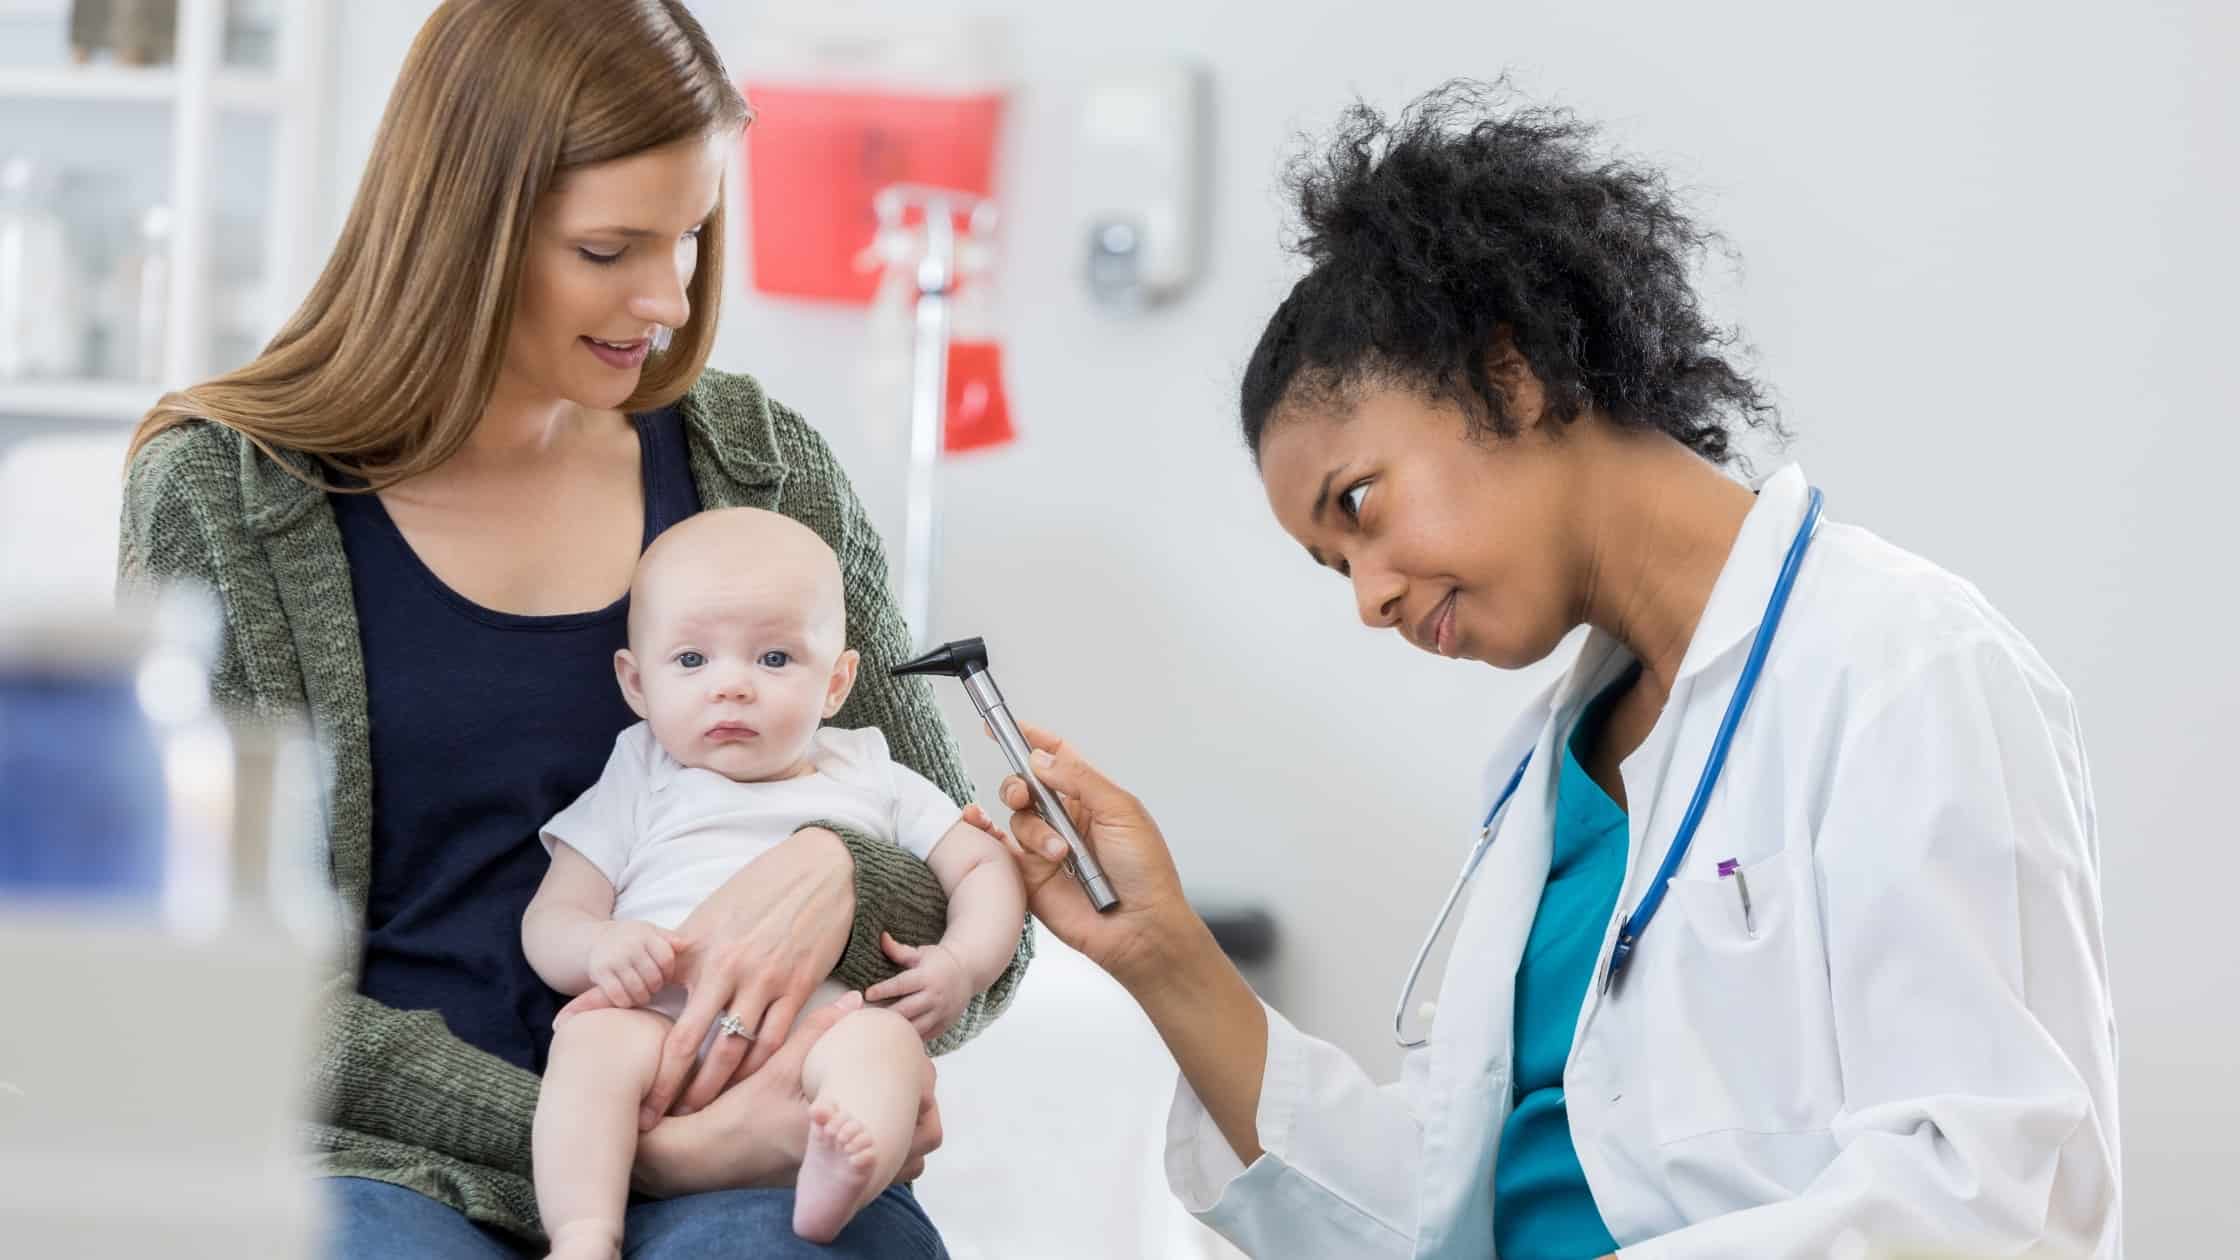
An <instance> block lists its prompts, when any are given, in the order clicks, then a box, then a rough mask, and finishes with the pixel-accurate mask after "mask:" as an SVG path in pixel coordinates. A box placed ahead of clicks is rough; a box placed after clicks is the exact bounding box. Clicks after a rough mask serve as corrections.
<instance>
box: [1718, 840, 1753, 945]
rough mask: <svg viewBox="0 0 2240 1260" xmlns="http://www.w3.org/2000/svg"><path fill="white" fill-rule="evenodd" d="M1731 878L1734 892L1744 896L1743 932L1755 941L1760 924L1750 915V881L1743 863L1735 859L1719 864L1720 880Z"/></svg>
mask: <svg viewBox="0 0 2240 1260" xmlns="http://www.w3.org/2000/svg"><path fill="white" fill-rule="evenodd" d="M1729 876H1732V877H1733V878H1734V890H1735V891H1736V892H1737V893H1740V894H1741V895H1742V930H1743V931H1745V932H1748V933H1749V934H1750V936H1751V939H1753V940H1755V939H1757V935H1758V923H1757V920H1756V919H1754V918H1753V917H1751V914H1750V881H1749V879H1748V878H1747V877H1745V876H1744V875H1743V873H1742V863H1741V862H1739V861H1737V860H1736V859H1734V858H1728V859H1727V860H1726V861H1724V862H1721V863H1719V878H1721V879H1726V878H1727V877H1729Z"/></svg>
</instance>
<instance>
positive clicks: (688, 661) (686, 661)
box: [677, 652, 708, 669]
mask: <svg viewBox="0 0 2240 1260" xmlns="http://www.w3.org/2000/svg"><path fill="white" fill-rule="evenodd" d="M707 663H708V658H707V657H705V656H702V655H700V654H699V653H698V652H679V653H677V664H679V665H682V666H684V667H685V668H686V669H698V668H700V667H701V666H702V665H705V664H707Z"/></svg>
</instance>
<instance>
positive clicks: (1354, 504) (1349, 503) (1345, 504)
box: [1338, 481, 1369, 521]
mask: <svg viewBox="0 0 2240 1260" xmlns="http://www.w3.org/2000/svg"><path fill="white" fill-rule="evenodd" d="M1356 495H1358V496H1360V497H1359V498H1356V497H1355V496H1356ZM1368 501H1369V483H1368V482H1367V481H1356V482H1354V483H1353V484H1352V485H1350V486H1347V487H1346V488H1345V490H1344V492H1343V493H1341V494H1339V495H1338V510H1339V511H1341V512H1344V513H1345V514H1346V519H1347V520H1349V521H1358V520H1360V519H1361V505H1362V504H1364V503H1367V502H1368Z"/></svg>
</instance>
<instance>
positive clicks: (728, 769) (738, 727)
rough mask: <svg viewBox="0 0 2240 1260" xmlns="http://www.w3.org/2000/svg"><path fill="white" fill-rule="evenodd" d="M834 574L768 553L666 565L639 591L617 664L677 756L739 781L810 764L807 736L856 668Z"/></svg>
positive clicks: (843, 693)
mask: <svg viewBox="0 0 2240 1260" xmlns="http://www.w3.org/2000/svg"><path fill="white" fill-rule="evenodd" d="M835 576H836V575H835ZM831 585H832V583H831V582H829V581H827V580H826V579H825V577H824V575H822V574H820V573H819V572H817V570H816V567H815V566H813V565H808V564H793V563H786V562H785V558H784V557H782V556H771V555H765V556H763V557H761V558H759V562H758V563H755V564H751V565H736V566H733V565H719V566H710V565H683V564H675V565H667V566H665V567H664V569H663V570H662V572H661V573H660V575H659V578H658V580H657V581H656V582H654V583H653V584H651V585H649V586H648V587H647V588H646V589H644V590H642V591H641V592H640V595H639V599H640V605H641V606H639V607H637V608H635V609H634V610H633V612H634V618H633V620H634V622H635V624H636V625H637V626H638V627H639V629H638V630H637V631H636V632H634V633H633V635H632V639H631V649H630V651H629V652H628V653H625V654H624V656H625V658H626V659H625V660H624V661H622V662H618V672H620V673H621V675H622V685H623V691H624V694H625V695H626V696H628V697H629V698H630V701H631V707H632V708H634V709H636V710H637V711H638V713H639V714H640V715H641V716H643V717H644V718H645V719H646V721H647V722H648V723H649V724H650V725H651V726H652V727H653V734H654V738H655V739H657V740H659V741H660V743H661V746H662V747H663V748H665V749H667V750H668V753H669V755H670V756H672V757H674V758H676V759H677V760H678V761H680V762H682V763H683V764H685V765H687V766H693V767H697V768H699V769H703V770H713V771H715V772H716V773H718V774H721V775H723V776H725V777H727V778H730V779H733V780H736V781H739V782H742V783H745V782H756V781H761V780H767V779H783V778H790V777H793V776H794V775H798V774H802V773H806V772H807V770H808V753H809V745H810V740H811V738H812V737H813V736H814V735H815V734H816V731H817V727H818V725H819V724H821V723H822V722H823V721H824V719H826V718H828V717H830V716H832V714H833V713H835V712H837V711H838V710H839V708H840V705H841V703H842V702H843V701H844V700H846V699H847V694H848V690H849V687H850V686H851V685H852V684H853V682H854V678H855V653H853V652H849V651H846V650H845V648H846V643H845V638H846V633H845V621H844V613H843V612H842V611H841V609H840V608H839V607H836V606H834V605H835V604H836V602H837V601H836V599H835V596H836V592H834V591H832V590H830V589H828V588H829V587H830V586H831ZM632 674H635V679H634V680H633V678H632ZM633 681H634V682H635V686H634V687H633V685H632V684H633Z"/></svg>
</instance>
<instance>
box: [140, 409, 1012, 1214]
mask: <svg viewBox="0 0 2240 1260" xmlns="http://www.w3.org/2000/svg"><path fill="white" fill-rule="evenodd" d="M678 405H679V410H680V411H681V412H682V413H683V416H684V421H685V427H686V430H687V435H688V441H689V444H690V449H691V465H692V479H693V482H694V483H695V484H696V485H697V486H698V487H699V491H700V501H701V503H702V505H703V506H705V507H708V508H719V507H741V506H748V507H760V508H768V509H771V510H773V511H779V512H784V513H786V514H787V515H789V516H792V517H794V518H795V519H797V520H800V521H801V522H803V523H804V524H806V525H808V526H809V527H810V528H812V529H814V530H816V531H817V533H818V534H819V535H820V536H822V537H823V538H824V540H825V541H826V542H827V543H829V544H831V546H832V549H833V550H834V551H835V552H836V553H838V555H839V557H840V568H841V572H842V573H843V575H844V576H845V579H846V583H847V601H848V642H849V644H850V645H851V646H853V647H854V648H856V649H857V650H858V651H859V652H861V653H862V656H863V666H862V671H861V673H860V675H859V678H860V681H859V683H858V685H857V687H856V689H855V692H854V694H853V695H851V696H850V697H849V699H848V703H847V706H846V707H845V708H843V709H842V710H841V711H840V713H839V715H838V716H837V717H836V718H835V719H834V721H835V723H836V724H838V725H841V726H849V727H857V726H877V727H879V728H880V729H881V730H882V731H884V732H885V733H886V737H887V740H888V742H889V744H890V745H891V746H892V748H893V750H894V753H895V756H896V757H897V758H898V759H900V760H901V761H903V762H904V763H906V764H908V765H909V766H911V767H912V768H913V769H915V770H917V771H918V772H919V773H921V774H924V775H925V776H926V777H928V778H930V779H932V780H933V781H934V782H935V783H938V784H940V785H941V787H942V789H943V790H944V791H946V792H948V793H949V795H950V796H951V797H953V798H954V799H956V800H957V801H959V802H960V803H961V802H965V801H969V800H970V799H971V797H972V784H971V781H970V779H969V778H968V777H967V776H966V774H965V770H964V762H963V759H962V757H961V755H960V753H959V750H958V748H957V745H956V741H955V740H954V739H953V738H952V737H951V735H950V733H949V730H948V728H947V726H946V725H945V724H944V723H943V721H942V718H941V715H940V712H939V710H938V708H937V707H936V706H935V704H934V700H933V696H932V693H931V691H930V689H929V688H928V686H927V685H926V683H925V681H924V680H923V679H920V678H908V679H896V678H891V677H889V676H888V674H887V667H888V666H889V665H892V664H894V663H896V662H898V661H900V660H902V659H903V658H904V656H905V653H906V648H907V644H908V636H907V634H906V632H905V630H904V628H903V624H902V618H901V615H900V613H899V612H898V611H897V610H896V608H895V604H894V599H893V596H892V595H891V594H890V592H889V590H888V587H887V565H886V559H885V555H884V552H883V550H882V548H881V546H880V543H879V538H878V535H877V534H876V533H875V532H874V531H873V530H872V528H871V526H870V523H869V521H868V520H867V519H866V518H865V516H864V511H863V505H862V504H861V503H860V502H859V501H858V500H857V499H856V496H855V492H854V491H853V490H852V489H850V488H849V485H848V480H847V478H846V476H844V475H843V474H842V473H841V471H840V468H839V465H838V464H837V463H835V462H834V460H833V458H832V453H831V452H830V450H828V449H827V448H826V446H825V443H824V440H823V439H822V438H821V437H819V436H818V434H817V432H816V430H814V429H812V428H810V427H809V425H808V424H807V422H805V421H804V420H802V418H801V417H800V416H798V415H796V414H794V413H793V412H791V411H789V410H787V409H785V408H784V407H781V406H779V405H778V404H777V403H774V402H772V401H771V400H770V399H768V398H767V397H765V396H764V394H763V392H762V388H761V386H760V385H759V384H757V383H756V382H755V381H754V380H753V379H752V378H751V377H747V376H735V375H730V374H728V373H719V372H709V373H707V374H705V375H704V376H702V377H701V378H700V380H699V382H698V383H697V384H695V385H694V386H693V388H692V390H691V391H690V392H689V393H687V394H686V395H685V397H684V398H683V399H682V400H681V401H680V402H679V404H678ZM290 458H291V459H292V460H293V461H294V462H296V463H297V466H298V467H299V468H301V469H303V470H305V471H309V470H310V469H311V468H312V464H311V461H310V460H308V459H305V458H302V457H297V456H291V457H290ZM117 564H118V572H119V579H120V583H121V584H122V585H124V586H126V587H133V586H140V585H144V584H148V583H152V582H157V581H161V580H164V579H169V578H175V577H189V578H194V579H197V580H199V581H201V582H202V583H204V584H206V585H207V586H208V587H210V588H211V589H212V590H214V591H215V592H216V593H217V595H218V598H219V602H220V604H221V606H222V608H223V611H224V617H225V626H226V635H225V642H224V646H223V648H222V650H221V653H220V656H219V658H218V662H217V667H216V670H215V673H214V676H213V688H214V690H215V693H216V695H217V698H218V700H219V702H220V703H221V704H222V705H224V706H225V707H227V708H228V709H231V710H234V711H238V712H243V713H247V714H250V715H253V716H259V717H268V718H283V717H287V716H289V715H300V714H303V713H306V712H308V713H309V715H310V717H311V720H312V723H313V726H314V728H315V729H316V730H317V732H318V733H319V736H320V744H321V746H322V751H323V755H324V756H325V757H326V759H327V766H326V769H327V772H328V776H329V780H330V781H329V785H328V793H329V795H328V797H327V801H326V815H327V825H328V835H327V836H326V837H325V840H326V845H327V857H328V859H329V863H330V866H331V868H332V872H333V879H334V887H335V891H336V893H337V894H338V896H339V899H340V901H341V902H342V905H343V908H344V910H345V911H346V915H345V918H346V928H347V930H349V931H350V932H351V933H353V935H352V936H351V938H350V940H349V941H348V942H347V943H346V947H345V949H344V950H343V957H344V959H345V960H347V961H346V962H345V966H344V970H343V971H342V972H340V973H338V974H336V975H334V976H332V977H330V978H329V979H328V980H327V981H326V982H325V983H324V985H323V987H322V990H321V992H320V996H319V1004H318V1008H319V1009H318V1025H319V1033H318V1037H317V1040H316V1053H315V1059H314V1063H313V1078H312V1081H311V1083H310V1088H311V1094H312V1100H313V1104H314V1109H315V1110H314V1118H313V1119H312V1121H311V1124H310V1134H309V1140H310V1144H311V1147H312V1149H313V1150H314V1152H315V1153H316V1154H315V1159H316V1167H317V1169H318V1171H319V1172H320V1173H322V1174H325V1175H332V1176H353V1177H371V1178H374V1179H376V1180H380V1181H386V1182H391V1183H394V1184H396V1185H400V1186H405V1187H408V1188H410V1189H413V1190H417V1191H419V1192H420V1193H422V1194H426V1195H429V1196H431V1197H433V1198H435V1199H437V1200H440V1201H441V1202H444V1203H447V1204H450V1205H451V1206H453V1207H455V1208H458V1209H459V1210H460V1211H462V1212H464V1213H465V1214H466V1215H467V1216H468V1217H469V1218H471V1219H473V1220H476V1221H482V1222H486V1223H488V1224H491V1225H494V1226H497V1227H498V1228H500V1229H503V1230H506V1231H508V1232H510V1233H513V1234H518V1235H521V1236H523V1237H527V1238H537V1237H539V1236H541V1232H542V1231H541V1230H540V1228H539V1225H538V1218H537V1207H536V1195H535V1192H534V1189H533V1188H532V1184H531V1178H530V1162H529V1130H530V1120H531V1117H532V1116H533V1114H534V1113H535V1110H536V1104H537V1083H538V1082H537V1077H536V1076H535V1075H534V1074H532V1073H530V1072H527V1071H524V1070H522V1069H521V1068H517V1067H515V1066H513V1065H512V1064H510V1063H508V1062H506V1061H505V1060H502V1059H500V1058H498V1057H496V1056H495V1055H492V1054H489V1053H486V1052H485V1051H482V1050H480V1049H477V1048H476V1047H474V1046H471V1045H468V1044H467V1043H466V1042H464V1041H461V1040H460V1039H459V1038H457V1037H455V1036H453V1035H452V1034H451V1031H450V1029H449V1028H447V1027H446V1026H445V1024H444V1022H443V1018H442V1016H441V1015H439V1014H438V1013H437V1012H435V1011H400V1010H397V1009H395V1008H392V1007H389V1006H385V1005H382V1004H381V1003H379V1002H375V1001H373V1000H372V999H370V998H367V997H365V996H363V995H361V994H360V993H359V992H358V991H357V970H358V967H359V954H360V949H361V947H362V946H361V942H360V941H359V939H358V937H357V935H356V933H358V932H359V931H361V930H362V927H363V924H364V921H365V911H366V895H367V886H368V882H369V879H370V875H369V871H370V868H371V852H370V850H371V844H372V840H371V836H372V783H373V776H372V768H371V765H370V760H369V756H368V753H367V744H366V682H365V663H364V659H363V657H362V655H361V653H360V649H359V639H358V620H357V614H356V611H355V606H354V605H353V603H352V601H351V588H350V566H349V562H348V560H347V559H346V558H345V557H344V555H343V550H342V535H341V533H340V532H339V531H338V529H337V527H336V525H335V518H334V512H333V509H332V508H331V507H330V506H329V504H328V502H327V499H326V496H325V495H324V494H322V493H321V492H319V491H318V490H316V489H313V488H312V487H310V486H308V485H306V484H304V483H303V482H302V481H300V480H298V479H297V478H295V477H293V476H290V475H289V474H288V473H287V472H286V471H285V470H283V469H281V468H280V467H278V466H276V465H275V463H274V462H273V461H272V460H271V459H270V458H268V457H266V456H265V455H263V454H262V453H260V452H259V451H258V450H257V448H256V447H255V446H253V445H252V444H250V443H249V441H248V440H247V439H245V438H243V437H242V436H240V435H239V434H238V433H236V432H234V431H233V430H230V429H227V428H224V427H221V426H219V425H215V424H208V423H197V424H189V425H185V426H182V427H180V428H177V429H173V430H170V431H168V432H166V433H164V434H163V435H161V436H159V437H157V438H156V439H155V440H154V441H152V442H150V443H149V444H148V445H147V447H146V448H145V449H143V450H142V451H141V452H140V454H139V457H138V458H137V459H135V460H134V461H133V464H132V467H131V468H130V469H129V470H128V472H127V475H126V491H125V502H124V517H123V529H122V536H121V540H120V547H119V556H118V561H117ZM836 830H840V831H841V833H842V839H843V840H844V841H846V843H847V847H848V851H849V853H850V854H851V855H852V856H853V857H854V859H855V887H856V919H855V923H854V926H853V929H852V931H851V933H850V940H849V943H848V947H847V951H846V953H845V954H844V955H843V956H842V957H841V960H840V965H839V967H838V969H837V971H836V972H835V976H836V978H837V979H839V980H840V981H841V982H842V983H845V984H847V985H849V986H850V987H856V988H860V987H862V986H864V985H867V984H871V983H873V982H875V981H877V980H879V979H882V978H884V977H885V976H887V975H890V974H892V973H893V971H894V967H893V965H892V964H891V963H889V962H888V961H887V960H886V958H885V957H884V955H883V954H882V953H881V952H880V949H879V944H878V936H879V932H880V931H881V930H882V929H885V930H888V931H891V932H893V933H894V935H895V936H896V938H897V939H899V940H903V941H906V942H923V941H932V940H937V939H939V938H940V936H941V933H942V930H943V928H944V926H945V924H944V915H945V912H946V908H947V907H946V902H945V899H944V898H943V896H942V893H941V887H940V885H939V884H938V883H937V882H936V881H935V879H934V877H933V874H932V872H931V870H930V869H929V868H928V867H927V866H926V865H925V864H924V863H922V862H920V861H919V860H918V859H916V858H914V857H912V856H911V855H910V854H909V853H907V852H905V851H904V850H902V849H901V848H899V847H896V846H893V845H888V844H881V843H878V842H876V841H873V840H872V839H871V838H870V837H868V836H864V835H861V834H855V833H850V832H848V831H847V830H846V829H836ZM1032 956H1033V936H1032V931H1031V927H1029V926H1028V925H1024V924H1023V925H1022V926H1021V930H1020V936H1019V949H1018V953H1017V954H1016V955H1015V956H1014V958H1013V959H1012V963H1011V967H1010V969H1009V970H1007V971H1006V972H1004V974H1003V976H1002V977H1001V978H999V979H998V980H997V981H996V983H995V985H994V986H993V987H992V988H990V989H989V990H988V991H987V992H986V993H984V994H982V995H980V996H979V997H977V998H975V999H974V1000H973V1002H972V1004H971V1005H970V1006H969V1007H967V1008H966V1011H965V1014H964V1016H963V1018H962V1019H960V1020H959V1021H958V1023H957V1025H956V1026H955V1027H954V1028H952V1029H951V1030H950V1031H949V1032H948V1033H947V1034H945V1035H944V1036H943V1037H942V1039H941V1040H940V1041H939V1042H937V1043H936V1044H935V1045H934V1047H933V1049H934V1050H935V1052H936V1053H938V1052H941V1051H944V1050H948V1049H953V1048H954V1047H956V1046H958V1045H961V1044H963V1043H964V1042H965V1041H967V1040H969V1039H970V1038H971V1037H972V1036H973V1035H975V1034H976V1033H978V1032H979V1031H980V1030H981V1029H983V1028H985V1027H986V1026H987V1025H988V1023H989V1022H990V1021H991V1020H993V1019H994V1018H995V1017H996V1016H997V1015H998V1014H999V1013H1001V1012H1002V1010H1003V1008H1004V1007H1005V1006H1006V1005H1007V1004H1009V1002H1010V1000H1011V996H1012V994H1013V993H1014V992H1015V991H1016V989H1017V987H1018V983H1019V980H1020V977H1021V976H1022V975H1023V974H1024V973H1025V971H1026V965H1027V961H1028V959H1029V958H1031V957H1032Z"/></svg>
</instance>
